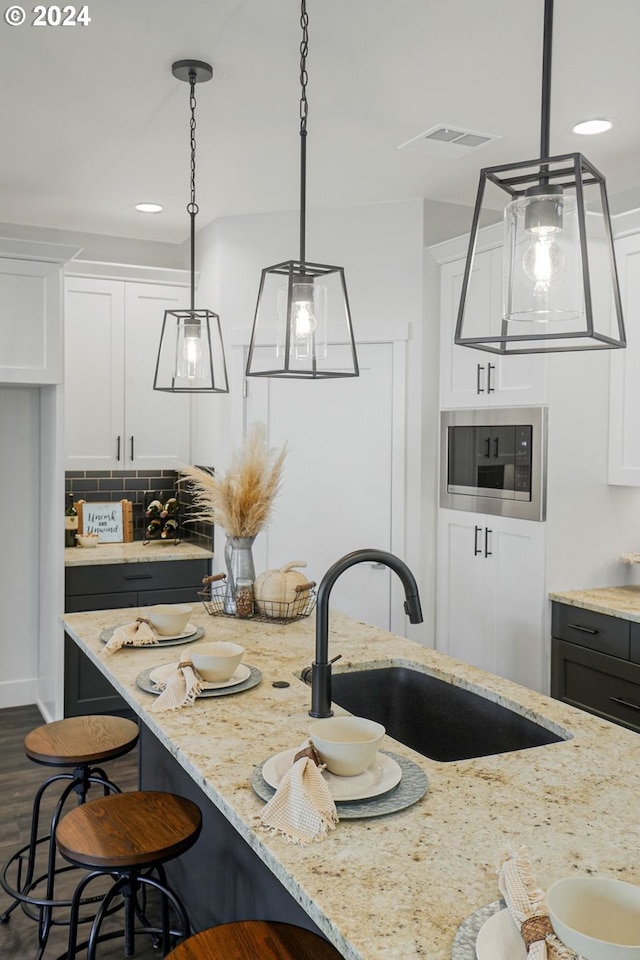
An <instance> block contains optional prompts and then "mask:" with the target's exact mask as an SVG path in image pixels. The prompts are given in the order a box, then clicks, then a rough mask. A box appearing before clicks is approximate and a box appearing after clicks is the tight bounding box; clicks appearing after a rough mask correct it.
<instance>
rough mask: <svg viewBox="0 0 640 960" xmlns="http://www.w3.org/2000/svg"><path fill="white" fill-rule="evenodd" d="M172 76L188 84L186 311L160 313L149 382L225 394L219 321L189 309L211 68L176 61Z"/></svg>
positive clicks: (168, 390)
mask: <svg viewBox="0 0 640 960" xmlns="http://www.w3.org/2000/svg"><path fill="white" fill-rule="evenodd" d="M171 72H172V73H173V76H174V77H176V78H177V79H178V80H182V81H185V82H187V83H188V84H189V107H190V110H191V120H190V124H189V131H190V134H189V141H190V149H191V185H190V191H191V193H190V199H189V203H188V204H187V212H188V214H189V217H190V220H191V306H190V308H189V309H188V310H165V312H164V320H163V321H162V333H161V336H160V347H159V349H158V359H157V361H156V372H155V378H154V381H153V389H154V390H162V391H164V392H166V393H228V392H229V385H228V380H227V365H226V361H225V356H224V345H223V342H222V331H221V329H220V317H219V316H218V314H217V313H213V312H212V311H211V310H196V308H195V246H196V215H197V213H198V204H197V203H196V93H195V90H196V83H203V82H206V81H207V80H211V77H212V76H213V70H212V69H211V65H210V64H208V63H203V62H202V61H201V60H177V61H176V62H175V63H174V64H173V66H172V67H171Z"/></svg>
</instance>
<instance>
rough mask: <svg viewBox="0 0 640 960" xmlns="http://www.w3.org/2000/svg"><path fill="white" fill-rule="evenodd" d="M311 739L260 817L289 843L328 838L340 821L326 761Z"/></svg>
mask: <svg viewBox="0 0 640 960" xmlns="http://www.w3.org/2000/svg"><path fill="white" fill-rule="evenodd" d="M318 762H319V758H318V756H317V754H316V753H315V750H314V749H313V747H312V745H311V744H310V743H309V741H306V743H304V744H303V745H302V747H301V748H300V751H299V752H298V753H297V754H296V755H295V757H294V758H293V763H292V764H291V766H290V767H289V769H288V770H287V772H286V773H285V775H284V776H283V778H282V780H281V781H280V783H279V784H278V789H277V790H276V792H275V793H274V795H273V796H272V797H271V799H270V800H269V801H268V803H267V804H266V805H265V806H264V808H263V809H262V811H261V813H260V814H259V815H258V816H257V817H256V823H257V825H258V826H259V827H263V828H264V829H266V830H269V831H270V832H271V833H273V834H278V835H280V836H282V837H283V838H284V839H285V840H287V841H288V842H289V843H297V844H300V845H301V846H306V845H307V844H309V843H312V842H314V841H318V840H324V838H325V837H326V836H327V834H328V832H329V830H334V829H335V826H336V824H337V823H338V812H337V810H336V805H335V803H334V802H333V797H332V796H331V792H330V791H329V787H328V785H327V781H326V780H325V779H324V777H323V776H322V770H324V765H320V766H318V765H317V764H318Z"/></svg>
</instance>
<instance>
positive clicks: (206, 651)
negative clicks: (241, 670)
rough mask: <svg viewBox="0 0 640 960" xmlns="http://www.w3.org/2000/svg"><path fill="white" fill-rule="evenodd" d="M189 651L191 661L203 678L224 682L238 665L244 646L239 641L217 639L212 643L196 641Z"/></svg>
mask: <svg viewBox="0 0 640 960" xmlns="http://www.w3.org/2000/svg"><path fill="white" fill-rule="evenodd" d="M189 653H190V654H191V662H192V663H193V665H194V667H195V668H196V670H197V671H198V673H199V674H200V676H201V677H202V678H203V680H209V681H210V682H212V683H224V681H225V680H229V679H230V678H231V677H232V676H233V675H234V673H235V672H236V670H237V669H238V667H239V666H240V663H241V662H242V656H243V654H244V647H241V646H240V644H239V643H230V642H227V641H224V640H218V641H215V642H213V643H198V644H196V646H194V647H192V648H191V650H190V651H189Z"/></svg>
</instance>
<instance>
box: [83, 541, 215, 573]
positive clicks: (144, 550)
mask: <svg viewBox="0 0 640 960" xmlns="http://www.w3.org/2000/svg"><path fill="white" fill-rule="evenodd" d="M212 556H213V553H212V552H211V550H208V549H207V548H206V547H201V546H198V545H197V544H192V543H191V542H190V541H189V540H181V541H180V543H174V542H173V540H151V541H150V542H149V543H147V544H144V543H143V542H142V540H134V541H133V543H99V544H98V545H97V546H96V547H65V551H64V565H65V567H91V566H95V565H98V564H105V563H149V562H150V561H152V560H153V561H155V560H206V559H210V558H211V557H212Z"/></svg>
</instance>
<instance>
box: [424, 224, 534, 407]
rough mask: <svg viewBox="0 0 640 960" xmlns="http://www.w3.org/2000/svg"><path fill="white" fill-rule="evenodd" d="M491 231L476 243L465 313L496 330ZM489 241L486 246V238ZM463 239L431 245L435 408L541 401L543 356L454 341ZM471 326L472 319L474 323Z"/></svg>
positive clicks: (496, 270) (498, 300)
mask: <svg viewBox="0 0 640 960" xmlns="http://www.w3.org/2000/svg"><path fill="white" fill-rule="evenodd" d="M494 234H495V231H493V233H490V234H488V236H487V237H485V238H484V245H483V244H481V243H480V242H479V245H478V249H477V250H476V255H475V258H474V264H473V278H472V282H471V284H470V287H469V295H468V297H467V307H466V309H467V314H468V315H469V314H470V315H471V317H472V318H474V319H476V318H477V320H476V322H477V324H481V325H482V328H483V329H484V330H486V329H487V328H489V329H491V330H493V331H495V332H496V333H499V330H500V323H501V317H502V248H501V247H497V246H495V240H494ZM488 241H491V242H493V243H494V245H493V246H487V245H486V244H487V242H488ZM467 243H468V238H467V237H464V238H457V239H456V240H452V241H449V242H447V243H442V244H438V246H436V247H431V248H430V252H431V254H432V255H433V256H434V258H435V259H436V261H437V262H438V263H440V264H441V271H440V281H441V282H440V298H441V302H440V308H441V326H440V406H441V408H442V409H450V408H455V407H482V406H487V405H490V404H491V405H499V406H516V405H518V406H521V405H532V404H539V403H544V402H545V400H546V376H547V373H546V371H547V364H546V358H545V357H544V356H541V355H539V354H529V355H517V356H509V357H499V356H497V355H495V354H493V353H488V352H487V351H484V350H475V349H473V348H471V347H461V346H456V345H455V344H454V336H455V330H456V321H457V318H458V308H459V305H460V294H461V290H462V281H463V278H464V268H465V262H466V252H467ZM475 325H476V324H475V323H474V324H473V326H475Z"/></svg>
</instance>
